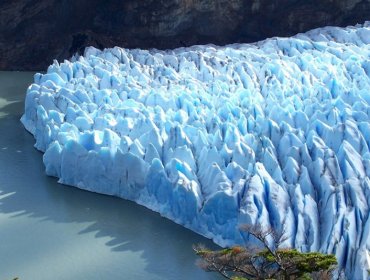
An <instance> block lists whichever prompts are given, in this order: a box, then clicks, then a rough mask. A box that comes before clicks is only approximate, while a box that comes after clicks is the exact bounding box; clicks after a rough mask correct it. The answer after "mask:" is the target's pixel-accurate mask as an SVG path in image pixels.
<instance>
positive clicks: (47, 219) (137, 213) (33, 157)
mask: <svg viewBox="0 0 370 280" xmlns="http://www.w3.org/2000/svg"><path fill="white" fill-rule="evenodd" d="M14 75H15V77H14ZM9 81H12V82H13V83H11V82H9ZM30 82H32V73H9V72H0V98H2V99H1V100H2V102H3V103H2V105H1V104H0V113H1V114H2V115H0V278H1V279H3V277H7V278H8V277H10V276H9V273H14V274H13V276H17V275H16V274H17V273H18V271H11V272H10V271H9V267H8V266H9V265H10V264H12V269H15V268H16V267H17V265H18V266H19V267H22V266H25V265H26V263H27V261H28V259H24V258H22V257H20V256H19V255H20V254H22V253H23V252H22V248H19V246H21V245H19V244H22V243H18V241H19V240H22V238H23V239H25V240H30V241H31V242H36V244H34V246H36V247H39V248H36V249H33V250H36V251H37V250H40V251H43V252H44V251H45V250H46V251H50V252H48V254H50V258H56V256H57V254H66V255H68V252H64V251H63V250H62V248H63V246H66V244H64V242H67V241H66V240H68V239H76V238H77V237H78V238H81V236H82V237H84V238H85V239H88V236H91V235H92V236H93V238H92V240H93V241H92V242H90V241H89V242H90V243H88V244H87V247H91V248H92V249H91V250H92V251H93V250H94V248H95V247H94V246H97V245H96V243H98V242H100V243H102V242H103V247H108V248H109V252H110V253H109V255H108V258H109V257H110V256H113V258H116V257H114V255H115V254H122V264H120V267H117V266H114V265H112V266H114V267H111V266H110V265H109V259H108V260H106V259H105V260H104V261H105V262H108V265H106V266H105V267H104V271H99V269H98V268H96V267H94V268H93V267H89V266H87V267H86V268H85V269H86V271H89V270H93V271H99V273H102V275H105V276H106V278H108V277H109V278H110V277H111V276H116V275H118V276H119V278H120V279H132V278H135V279H144V278H146V279H147V278H148V275H152V276H153V277H150V279H217V278H218V277H216V275H215V274H209V273H206V272H203V271H202V270H200V269H199V268H197V267H196V266H195V264H194V263H195V260H196V256H195V255H194V253H193V252H192V248H191V246H192V244H194V243H203V244H206V245H207V246H210V247H213V248H214V247H215V246H214V245H213V243H211V242H210V241H209V240H207V239H205V238H203V237H201V236H199V235H197V234H195V233H193V232H191V231H190V230H187V229H184V228H183V227H181V226H179V225H177V224H175V223H173V222H171V221H169V220H167V219H164V218H162V217H161V216H160V215H159V214H157V213H154V212H152V211H150V210H148V209H146V208H144V207H142V206H139V205H136V204H135V203H133V202H130V201H125V200H122V199H119V198H115V197H110V196H105V195H99V194H95V193H91V192H87V191H82V190H79V189H77V188H73V187H68V186H64V185H60V184H58V183H57V180H56V178H51V177H47V176H46V175H45V172H44V166H43V163H42V153H40V152H38V151H37V150H36V149H35V148H34V147H33V144H34V142H35V141H34V139H33V136H32V135H30V134H29V133H28V132H27V131H26V130H25V129H24V128H23V126H22V124H21V123H20V121H19V119H20V117H21V112H23V106H24V102H23V99H24V96H25V94H24V92H25V91H26V88H27V84H29V83H30ZM25 220H27V221H28V222H25ZM48 223H49V224H51V227H56V228H58V229H60V230H61V232H60V233H56V234H55V236H56V237H55V236H51V237H50V236H47V235H48V232H49V231H48V230H45V231H44V233H43V231H41V232H40V231H37V230H33V229H34V228H37V227H41V228H42V227H44V226H45V224H48ZM9 224H10V225H9ZM23 224H24V226H22V225H23ZM45 227H46V226H45ZM70 227H72V228H77V231H76V233H75V234H73V230H70V229H69V228H70ZM32 234H35V235H37V236H33V237H29V236H28V235H32ZM43 234H44V235H45V236H42V235H43ZM2 235H3V238H2ZM68 235H71V236H68ZM74 235H77V237H76V236H74ZM9 236H10V237H9ZM27 238H28V239H27ZM48 238H56V239H57V240H55V242H52V241H47V239H48ZM78 238H77V239H78ZM1 240H8V241H9V240H13V241H12V242H10V243H9V242H8V243H9V244H7V245H4V244H2V243H1ZM78 240H81V239H78ZM94 240H95V241H94ZM99 240H100V241H99ZM79 242H80V241H79ZM49 243H50V244H53V245H52V246H51V245H48V244H49ZM45 244H46V245H45ZM50 246H51V248H49V247H50ZM76 246H77V247H78V246H79V244H77V245H76ZM81 250H83V249H81ZM13 251H17V252H16V253H14V252H13ZM125 252H134V253H135V252H136V253H137V254H139V255H140V259H143V263H144V265H143V266H141V267H140V266H139V267H138V268H134V269H133V267H135V264H134V263H133V262H134V261H135V260H134V259H132V260H130V259H127V258H128V257H127V256H128V255H127V254H125ZM92 254H95V253H94V252H92ZM97 254H98V253H97ZM31 255H32V254H31ZM66 257H68V256H66ZM83 257H84V258H87V260H86V259H85V260H84V262H83V264H84V265H86V263H89V262H88V258H89V255H88V253H85V254H84V255H83ZM95 258H96V257H95ZM1 260H4V261H1ZM76 260H78V258H76ZM14 262H18V264H16V265H14ZM112 263H113V261H112ZM40 265H42V264H40ZM56 265H63V264H56ZM76 265H78V263H77V264H76ZM66 266H67V267H66V268H65V270H69V269H70V268H69V267H68V265H66ZM48 269H50V271H51V272H50V273H52V272H53V271H54V272H55V271H59V270H53V269H52V268H50V267H49V268H48ZM102 269H103V268H102ZM111 270H112V271H111ZM114 270H117V271H114ZM2 271H5V273H6V274H5V275H4V274H2V273H3V272H2ZM143 272H145V273H143ZM55 273H58V272H55ZM99 273H97V274H96V279H102V278H101V275H99ZM66 275H67V278H66V279H68V278H69V279H71V278H72V277H70V276H71V275H68V272H66ZM18 276H20V278H21V279H23V278H22V275H18ZM57 276H58V275H49V277H50V278H52V277H53V278H54V277H57ZM74 276H75V275H74ZM82 277H84V276H82ZM121 277H122V278H121ZM57 278H58V277H57ZM92 278H94V276H92V277H91V276H90V277H89V279H92ZM104 278H105V277H104ZM24 279H26V277H25V278H24ZM39 279H41V278H39ZM45 279H47V277H46V278H45ZM58 279H61V278H58ZM76 279H82V278H81V275H79V276H77V278H76Z"/></svg>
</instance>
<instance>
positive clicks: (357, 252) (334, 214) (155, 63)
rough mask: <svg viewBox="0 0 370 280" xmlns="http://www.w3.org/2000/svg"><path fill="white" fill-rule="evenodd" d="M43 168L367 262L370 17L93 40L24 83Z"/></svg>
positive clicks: (225, 232) (192, 224)
mask: <svg viewBox="0 0 370 280" xmlns="http://www.w3.org/2000/svg"><path fill="white" fill-rule="evenodd" d="M21 120H22V123H23V124H24V126H25V128H26V129H27V130H28V131H30V132H31V133H32V134H33V135H34V137H35V139H36V144H35V147H36V148H37V149H38V150H40V151H43V152H44V156H43V160H44V164H45V167H46V173H47V174H48V175H50V176H55V177H58V178H59V182H60V183H62V184H67V185H71V186H75V187H78V188H81V189H85V190H89V191H94V192H98V193H103V194H108V195H114V196H118V197H122V198H125V199H130V200H133V201H136V202H137V203H139V204H142V205H144V206H146V207H148V208H150V209H152V210H154V211H157V212H159V213H160V214H161V215H163V216H164V217H167V218H169V219H171V220H173V221H175V222H176V223H179V224H182V225H184V226H185V227H188V228H190V229H192V230H194V231H196V232H198V233H200V234H202V235H204V236H207V237H209V238H212V239H213V240H214V241H215V242H216V243H218V244H220V245H224V246H226V245H232V244H243V243H244V242H246V238H247V237H246V236H245V234H242V233H241V232H240V228H239V226H240V225H241V224H245V223H246V224H259V225H261V226H262V227H272V228H273V229H275V231H277V232H281V231H283V230H284V231H285V232H287V236H288V237H289V238H288V239H287V240H286V241H285V243H284V245H285V246H291V247H296V248H298V249H300V250H302V251H317V250H319V251H321V252H327V253H334V254H336V256H337V258H338V261H339V264H340V267H342V268H344V269H345V273H346V275H347V276H348V277H349V278H350V279H366V278H367V272H366V269H368V268H370V237H369V236H370V216H369V206H370V179H369V177H370V152H369V148H370V121H369V120H370V22H367V23H365V24H364V25H357V26H355V27H347V28H336V27H326V28H321V29H316V30H312V31H310V32H308V33H305V34H298V35H296V36H294V37H291V38H271V39H267V40H265V41H262V42H258V43H254V44H234V45H228V46H224V47H216V46H213V45H206V46H193V47H190V48H179V49H175V50H167V51H158V50H139V49H132V50H128V49H122V48H118V47H115V48H112V49H105V50H103V51H101V50H98V49H95V48H92V47H90V48H87V49H86V51H85V54H84V55H83V56H74V57H73V58H72V59H71V60H69V61H68V60H66V61H64V62H63V63H58V62H57V61H54V63H53V64H52V65H50V66H49V68H48V70H47V72H46V74H36V75H35V77H34V83H33V84H32V85H31V86H30V87H29V88H28V90H27V96H26V102H25V113H24V115H23V116H22V119H21Z"/></svg>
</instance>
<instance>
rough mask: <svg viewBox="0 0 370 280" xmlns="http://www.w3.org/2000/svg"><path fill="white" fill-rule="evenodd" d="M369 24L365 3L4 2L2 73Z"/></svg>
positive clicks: (369, 5)
mask: <svg viewBox="0 0 370 280" xmlns="http://www.w3.org/2000/svg"><path fill="white" fill-rule="evenodd" d="M369 19H370V0H279V1H278V0H250V1H247V0H142V1H135V0H121V1H120V0H106V1H99V0H79V1H76V0H39V1H34V0H13V1H10V0H8V1H1V2H0V69H2V70H45V69H46V67H47V65H49V64H50V63H52V60H53V59H54V58H56V59H58V60H62V59H64V58H69V57H70V56H71V55H73V54H74V53H76V52H82V51H83V49H84V48H85V47H86V46H90V45H92V46H96V47H98V48H104V47H112V46H115V45H118V46H121V47H127V48H159V49H166V48H175V47H181V46H190V45H194V44H206V43H214V44H218V45H224V44H229V43H235V42H251V41H257V40H261V39H264V38H267V37H272V36H291V35H293V34H295V33H298V32H304V31H307V30H309V29H312V28H316V27H320V26H326V25H336V26H346V25H353V24H356V23H363V22H364V21H365V20H369Z"/></svg>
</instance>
